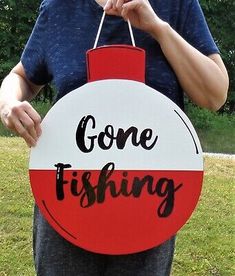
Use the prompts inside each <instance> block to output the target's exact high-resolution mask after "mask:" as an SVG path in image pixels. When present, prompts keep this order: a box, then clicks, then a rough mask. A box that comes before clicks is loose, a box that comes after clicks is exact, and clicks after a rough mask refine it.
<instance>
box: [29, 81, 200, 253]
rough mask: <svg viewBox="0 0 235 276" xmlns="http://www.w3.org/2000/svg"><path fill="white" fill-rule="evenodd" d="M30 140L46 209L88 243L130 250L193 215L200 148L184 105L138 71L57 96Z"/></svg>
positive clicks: (63, 231)
mask: <svg viewBox="0 0 235 276" xmlns="http://www.w3.org/2000/svg"><path fill="white" fill-rule="evenodd" d="M42 133H43V134H42V136H41V137H40V139H39V141H38V144H37V146H36V147H35V148H32V150H31V156H30V167H29V173H30V180H31V186H32V191H33V194H34V197H35V200H36V203H37V205H38V206H39V208H40V210H41V212H42V213H43V215H44V216H45V218H46V219H47V221H48V222H49V223H50V224H51V226H52V227H54V229H55V230H56V231H57V232H58V233H59V234H60V235H62V236H63V237H64V238H65V239H67V240H68V241H70V242H71V243H73V244H75V245H77V246H80V247H82V248H84V249H86V250H89V251H93V252H98V253H105V254H129V253H134V252H139V251H143V250H146V249H150V248H152V247H154V246H157V245H159V244H161V243H162V242H164V241H165V240H167V239H169V238H170V237H171V236H172V235H174V234H175V233H176V232H177V231H178V230H179V229H180V228H181V227H182V226H183V225H184V224H185V223H186V221H187V220H188V219H189V217H190V216H191V214H192V212H193V210H194V208H195V206H196V204H197V202H198V199H199V196H200V192H201V187H202V179H203V158H202V150H201V146H200V143H199V140H198V137H197V134H196V132H195V130H194V128H193V126H192V124H191V123H190V121H189V119H188V118H187V116H186V115H185V114H184V113H183V112H182V110H181V109H180V108H179V107H178V106H177V105H175V104H174V103H173V102H172V101H170V100H169V99H168V98H167V97H165V96H163V95H162V94H161V93H159V92H157V91H156V90H154V89H152V88H150V87H148V86H147V85H145V84H143V83H141V82H137V81H132V80H117V79H116V80H114V79H113V80H101V81H94V82H90V83H87V84H85V85H84V86H82V87H80V88H78V89H76V90H74V91H72V92H71V93H69V94H68V95H66V96H65V97H63V98H62V99H61V100H60V101H58V102H57V103H56V104H55V105H54V106H53V107H52V109H51V110H50V111H49V112H48V114H47V116H46V117H45V118H44V120H43V122H42Z"/></svg>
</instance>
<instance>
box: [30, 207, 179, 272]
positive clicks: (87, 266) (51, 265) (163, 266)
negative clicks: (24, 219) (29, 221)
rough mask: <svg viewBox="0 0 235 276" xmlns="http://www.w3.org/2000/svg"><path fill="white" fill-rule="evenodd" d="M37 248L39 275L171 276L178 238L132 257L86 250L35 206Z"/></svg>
mask: <svg viewBox="0 0 235 276" xmlns="http://www.w3.org/2000/svg"><path fill="white" fill-rule="evenodd" d="M33 234H34V237H33V242H34V244H33V249H34V260H35V268H36V272H37V275H38V276H98V275H99V276H168V275H170V271H171V265H172V260H173V254H174V245H175V237H172V238H171V239H170V240H168V241H166V242H165V243H163V244H161V245H160V246H158V247H155V248H153V249H150V250H147V251H144V252H140V253H136V254H130V255H118V256H111V255H104V254H96V253H91V252H88V251H85V250H83V249H81V248H79V247H77V246H74V245H73V244H71V243H69V242H68V241H66V240H65V239H64V238H62V237H61V236H60V235H59V234H57V232H55V231H54V229H53V228H52V227H51V226H50V225H49V224H48V223H47V221H46V220H45V219H44V218H43V216H42V215H41V213H40V211H39V210H38V208H37V207H35V213H34V233H33Z"/></svg>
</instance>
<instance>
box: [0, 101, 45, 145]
mask: <svg viewBox="0 0 235 276" xmlns="http://www.w3.org/2000/svg"><path fill="white" fill-rule="evenodd" d="M0 115H1V120H2V122H3V124H4V125H5V126H6V127H7V128H8V129H10V130H11V131H13V132H16V133H17V134H18V135H19V136H21V137H22V138H23V139H24V140H25V142H26V143H27V145H28V146H29V147H31V146H35V145H36V142H37V140H38V138H39V136H40V135H41V127H40V123H41V117H40V115H39V114H38V113H37V111H36V110H35V109H34V108H33V107H32V106H31V105H30V104H29V103H28V102H27V101H24V102H20V101H14V102H10V103H5V104H4V105H3V106H2V108H1V111H0Z"/></svg>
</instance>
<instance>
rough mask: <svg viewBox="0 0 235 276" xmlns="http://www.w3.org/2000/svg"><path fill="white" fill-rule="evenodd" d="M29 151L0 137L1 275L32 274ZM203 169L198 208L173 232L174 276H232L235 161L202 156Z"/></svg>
mask: <svg viewBox="0 0 235 276" xmlns="http://www.w3.org/2000/svg"><path fill="white" fill-rule="evenodd" d="M28 152H29V150H28V149H27V147H26V145H25V144H24V142H23V141H22V140H21V139H20V138H17V137H12V138H9V137H0V168H1V169H0V179H1V185H0V244H1V246H0V276H4V275H9V276H16V275H19V276H24V275H25V276H31V275H35V273H34V268H33V258H32V246H31V239H32V237H31V227H32V209H33V197H32V194H31V190H30V186H29V179H28ZM205 171H206V173H205V179H204V187H203V192H202V196H201V199H200V202H199V204H198V207H197V209H196V211H195V212H194V214H193V216H192V218H191V219H190V220H189V221H188V223H187V224H186V225H185V226H184V227H183V228H182V230H181V231H180V232H179V233H178V238H177V247H176V252H175V259H174V266H173V273H172V275H173V276H191V275H198V276H204V275H205V276H208V275H213V276H217V275H218V276H219V275H221V276H227V275H228V276H233V275H235V268H234V266H233V263H234V262H233V260H234V255H235V254H234V245H235V240H234V238H233V234H234V225H235V224H234V211H235V210H234V209H235V208H234V195H233V193H234V184H235V160H234V159H233V160H232V159H222V158H218V157H213V158H212V157H206V158H205ZM88 276H89V275H88ZM110 276H112V275H110ZM146 276H148V275H146Z"/></svg>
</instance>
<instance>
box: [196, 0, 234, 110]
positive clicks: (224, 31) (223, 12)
mask: <svg viewBox="0 0 235 276" xmlns="http://www.w3.org/2000/svg"><path fill="white" fill-rule="evenodd" d="M200 3H201V6H202V9H203V11H204V14H205V16H206V19H207V22H208V25H209V27H210V29H211V32H212V34H213V37H214V38H215V41H216V43H217V45H218V47H219V49H220V52H221V55H222V58H223V61H224V63H225V65H226V68H227V70H228V73H229V77H230V89H229V90H230V93H229V96H228V101H227V103H226V105H225V106H224V107H223V111H225V112H229V113H233V112H235V20H234V19H235V1H233V0H201V1H200Z"/></svg>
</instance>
